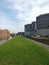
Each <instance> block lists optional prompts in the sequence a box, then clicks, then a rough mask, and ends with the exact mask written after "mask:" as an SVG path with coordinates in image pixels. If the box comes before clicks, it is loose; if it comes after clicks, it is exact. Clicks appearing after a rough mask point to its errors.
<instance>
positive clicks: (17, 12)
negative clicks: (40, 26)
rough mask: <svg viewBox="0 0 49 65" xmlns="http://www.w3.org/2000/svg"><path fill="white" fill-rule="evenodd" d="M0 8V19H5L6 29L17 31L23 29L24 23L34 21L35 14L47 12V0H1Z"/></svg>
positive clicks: (48, 3)
mask: <svg viewBox="0 0 49 65" xmlns="http://www.w3.org/2000/svg"><path fill="white" fill-rule="evenodd" d="M3 4H4V5H3ZM4 6H5V7H4ZM0 8H1V9H2V11H3V12H2V14H0V15H1V17H0V21H1V20H2V21H4V22H5V21H6V23H8V24H9V26H8V24H5V25H7V26H8V27H7V28H8V29H10V30H12V31H14V32H18V31H24V25H25V24H28V23H31V22H32V21H36V16H38V15H40V14H44V13H49V0H5V1H3V0H2V5H1V4H0ZM5 25H4V27H5ZM10 25H11V27H10Z"/></svg>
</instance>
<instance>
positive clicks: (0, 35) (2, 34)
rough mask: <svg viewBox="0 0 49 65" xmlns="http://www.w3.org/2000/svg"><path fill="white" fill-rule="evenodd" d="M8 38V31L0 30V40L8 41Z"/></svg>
mask: <svg viewBox="0 0 49 65" xmlns="http://www.w3.org/2000/svg"><path fill="white" fill-rule="evenodd" d="M9 38H10V32H9V31H8V30H6V29H5V30H0V40H8V39H9Z"/></svg>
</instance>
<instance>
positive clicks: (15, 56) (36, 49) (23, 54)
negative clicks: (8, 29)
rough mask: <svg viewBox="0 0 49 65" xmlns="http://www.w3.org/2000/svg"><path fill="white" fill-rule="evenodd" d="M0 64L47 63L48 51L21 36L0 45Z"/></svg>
mask: <svg viewBox="0 0 49 65" xmlns="http://www.w3.org/2000/svg"><path fill="white" fill-rule="evenodd" d="M0 65H49V52H48V51H47V50H46V49H44V48H42V47H40V46H38V45H37V44H36V43H34V42H31V41H29V40H28V39H26V38H23V37H16V38H14V39H12V40H10V41H8V42H6V43H5V44H3V45H2V46H0Z"/></svg>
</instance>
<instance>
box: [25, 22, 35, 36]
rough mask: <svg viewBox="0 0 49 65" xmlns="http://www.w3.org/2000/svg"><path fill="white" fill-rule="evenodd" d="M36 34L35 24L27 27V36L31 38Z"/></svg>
mask: <svg viewBox="0 0 49 65" xmlns="http://www.w3.org/2000/svg"><path fill="white" fill-rule="evenodd" d="M33 34H35V22H32V23H31V24H27V25H25V35H26V36H30V35H33Z"/></svg>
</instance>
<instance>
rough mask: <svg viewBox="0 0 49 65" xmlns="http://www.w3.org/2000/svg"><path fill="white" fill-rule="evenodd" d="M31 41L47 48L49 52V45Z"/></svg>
mask: <svg viewBox="0 0 49 65" xmlns="http://www.w3.org/2000/svg"><path fill="white" fill-rule="evenodd" d="M29 40H30V39H29ZM31 41H32V42H35V43H37V44H38V45H40V46H42V47H44V48H46V49H47V50H48V51H49V45H47V44H43V43H40V42H37V41H34V40H31Z"/></svg>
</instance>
